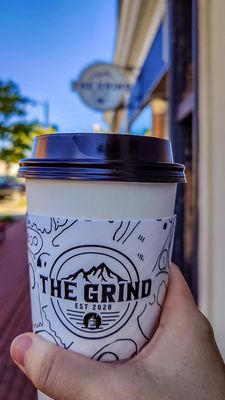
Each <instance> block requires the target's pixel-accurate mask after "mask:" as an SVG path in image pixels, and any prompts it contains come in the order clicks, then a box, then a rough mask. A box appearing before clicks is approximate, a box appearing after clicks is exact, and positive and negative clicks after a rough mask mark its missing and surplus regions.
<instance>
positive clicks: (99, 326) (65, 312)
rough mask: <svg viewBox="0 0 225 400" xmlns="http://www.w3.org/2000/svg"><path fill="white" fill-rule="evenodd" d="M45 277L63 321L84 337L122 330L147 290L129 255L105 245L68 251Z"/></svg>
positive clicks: (45, 283) (94, 336) (52, 300)
mask: <svg viewBox="0 0 225 400" xmlns="http://www.w3.org/2000/svg"><path fill="white" fill-rule="evenodd" d="M41 278H42V282H41V286H42V289H44V290H45V292H47V291H48V292H49V293H50V301H51V304H52V307H53V311H54V312H55V314H56V315H57V317H58V319H59V321H60V323H61V324H62V325H63V326H64V327H65V328H66V329H68V330H69V331H70V332H72V333H73V334H74V335H76V336H79V337H81V338H85V339H101V338H104V337H108V336H110V335H112V333H115V332H117V331H119V330H120V329H121V328H122V327H123V326H125V325H126V323H127V322H128V320H129V319H130V317H131V315H132V314H133V312H134V309H135V307H136V305H137V300H138V298H140V297H141V296H142V294H143V293H144V294H145V292H146V290H147V286H146V285H145V286H146V287H143V285H142V282H140V279H139V274H138V271H137V268H136V266H135V265H134V263H133V262H132V261H131V260H130V259H129V258H128V257H127V256H126V255H125V254H123V253H122V252H120V251H118V250H115V249H113V248H110V247H106V246H100V245H84V246H77V247H74V248H71V249H69V250H67V251H65V252H63V253H62V254H61V255H60V256H59V257H58V258H57V259H56V260H55V262H54V263H53V266H52V269H51V272H50V276H49V277H41ZM43 292H44V291H43ZM138 296H139V297H138Z"/></svg>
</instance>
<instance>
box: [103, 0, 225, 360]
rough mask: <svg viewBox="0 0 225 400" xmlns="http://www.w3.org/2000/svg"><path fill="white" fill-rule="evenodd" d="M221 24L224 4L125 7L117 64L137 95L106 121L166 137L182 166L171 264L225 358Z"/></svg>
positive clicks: (168, 2)
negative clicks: (184, 281)
mask: <svg viewBox="0 0 225 400" xmlns="http://www.w3.org/2000/svg"><path fill="white" fill-rule="evenodd" d="M224 18H225V2H223V1H218V2H215V1H213V0H135V1H133V0H120V1H119V3H118V32H117V40H116V46H115V53H114V64H116V65H118V66H120V67H122V68H124V70H125V71H126V74H127V77H128V79H129V80H130V82H131V83H132V84H133V89H132V91H131V93H130V94H129V97H128V98H127V99H126V106H122V107H119V108H118V109H117V110H115V111H113V112H107V113H105V119H106V121H107V122H108V124H109V125H110V127H111V130H112V131H115V132H120V133H126V132H130V133H131V134H142V135H153V136H156V137H162V138H169V139H170V140H171V142H172V145H173V151H174V159H175V161H176V162H181V163H183V164H185V167H186V174H187V180H188V182H187V184H186V185H181V186H180V187H179V188H178V192H177V200H176V209H175V212H176V214H177V215H178V224H177V231H176V237H175V243H174V253H173V260H174V261H175V262H176V263H177V264H179V265H180V267H181V269H182V271H183V273H184V275H185V277H186V279H187V281H188V283H189V286H190V287H191V290H192V292H193V294H194V296H195V298H196V300H197V301H198V304H199V307H200V309H202V311H203V312H204V313H205V314H206V316H207V317H208V318H209V319H210V321H211V323H212V325H213V328H214V331H215V335H216V339H217V342H218V344H219V347H220V349H221V351H222V354H223V356H224V357H225V338H224V331H225V311H224V309H223V304H224V303H225V290H224V287H223V286H224V283H225V265H224V264H225V263H224V260H225V245H224V240H225V212H224V207H223V202H224V196H225V182H224V179H223V173H224V172H225V157H224V149H225V134H224V133H223V130H224V127H223V125H224V118H223V113H224V111H223V110H224V103H225V100H224V89H225V82H224V80H223V75H224V74H223V65H224V61H225V60H224V58H225V35H224V32H223V31H224V30H225V26H224V23H223V21H224ZM223 171H224V172H223Z"/></svg>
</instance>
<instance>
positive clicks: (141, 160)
mask: <svg viewBox="0 0 225 400" xmlns="http://www.w3.org/2000/svg"><path fill="white" fill-rule="evenodd" d="M18 176H19V177H24V178H32V179H74V180H88V181H89V180H93V181H98V180H102V181H122V182H165V183H167V182H177V183H178V182H185V174H184V166H183V165H181V164H175V163H173V155H172V149H171V145H170V142H169V141H168V140H165V139H158V138H154V137H146V136H134V135H119V134H93V133H57V134H51V135H41V136H37V137H36V138H35V140H34V144H33V150H32V155H31V158H25V159H23V160H21V161H20V168H19V172H18Z"/></svg>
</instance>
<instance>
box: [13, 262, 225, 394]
mask: <svg viewBox="0 0 225 400" xmlns="http://www.w3.org/2000/svg"><path fill="white" fill-rule="evenodd" d="M11 356H12V358H13V360H14V361H15V363H16V364H17V365H18V366H19V367H20V369H21V370H22V371H23V372H24V373H25V374H26V375H27V376H28V378H30V379H31V381H32V382H33V384H34V385H35V386H36V387H37V388H38V389H39V390H41V391H42V392H44V393H46V394H47V395H49V396H50V397H52V398H54V399H56V400H80V399H82V400H86V399H87V400H88V399H89V400H105V399H107V400H114V399H118V400H120V399H121V400H136V399H140V400H224V397H225V366H224V363H223V360H222V358H221V356H220V353H219V351H218V348H217V346H216V343H215V341H214V337H213V331H212V328H211V326H210V324H209V322H208V321H207V320H206V318H205V317H204V316H203V315H202V314H201V313H200V312H199V311H198V309H197V307H196V305H195V303H194V300H193V298H192V295H191V293H190V291H189V289H188V287H187V284H186V283H185V281H184V279H183V277H182V275H181V273H180V272H179V270H178V268H177V267H175V266H172V267H171V272H170V279H169V285H168V292H167V296H166V300H165V303H164V306H163V311H162V314H161V318H160V324H159V327H158V329H157V331H156V333H155V335H154V336H153V338H152V340H151V342H150V343H149V344H148V345H147V346H146V347H145V348H143V350H142V351H141V352H140V353H139V354H138V355H137V356H136V357H134V358H133V359H131V360H129V361H128V362H126V363H121V364H110V363H101V362H97V361H93V360H89V359H87V358H86V357H83V356H81V355H79V354H76V353H74V352H71V351H69V350H64V349H61V348H59V347H57V346H55V345H53V344H51V343H49V342H47V341H46V340H44V339H43V338H41V337H40V336H38V335H35V334H32V333H26V334H23V335H20V336H18V337H17V338H16V339H15V340H14V341H13V343H12V346H11Z"/></svg>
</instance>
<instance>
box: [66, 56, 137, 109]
mask: <svg viewBox="0 0 225 400" xmlns="http://www.w3.org/2000/svg"><path fill="white" fill-rule="evenodd" d="M72 90H73V91H76V92H78V93H79V95H80V98H81V99H82V101H83V102H84V103H85V104H86V105H87V106H88V107H91V108H94V109H95V110H99V111H107V110H115V109H116V108H118V107H119V106H122V105H123V103H124V99H125V98H126V97H127V94H128V93H130V91H131V85H130V84H129V82H128V80H127V78H126V76H125V73H124V70H123V69H122V68H120V67H117V66H115V65H112V64H106V63H96V64H92V65H89V66H88V67H87V68H85V69H84V70H83V71H82V73H81V75H80V77H79V79H78V81H74V82H72Z"/></svg>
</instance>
